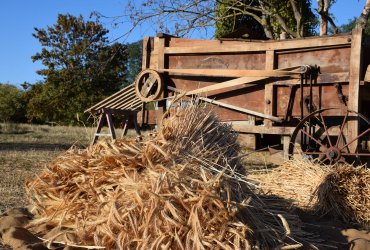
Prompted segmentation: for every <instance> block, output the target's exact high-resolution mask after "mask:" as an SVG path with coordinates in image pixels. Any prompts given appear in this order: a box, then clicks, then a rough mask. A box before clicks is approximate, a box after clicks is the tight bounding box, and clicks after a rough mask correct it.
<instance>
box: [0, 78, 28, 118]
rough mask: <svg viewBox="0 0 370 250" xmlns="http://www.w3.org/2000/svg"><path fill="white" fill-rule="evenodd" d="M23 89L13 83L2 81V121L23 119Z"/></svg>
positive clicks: (0, 112) (0, 86)
mask: <svg viewBox="0 0 370 250" xmlns="http://www.w3.org/2000/svg"><path fill="white" fill-rule="evenodd" d="M22 94H23V91H22V90H20V89H18V88H17V87H16V86H14V85H11V84H1V83H0V121H1V122H9V121H12V122H19V121H22V118H23V115H24V114H23V113H24V102H23V100H22Z"/></svg>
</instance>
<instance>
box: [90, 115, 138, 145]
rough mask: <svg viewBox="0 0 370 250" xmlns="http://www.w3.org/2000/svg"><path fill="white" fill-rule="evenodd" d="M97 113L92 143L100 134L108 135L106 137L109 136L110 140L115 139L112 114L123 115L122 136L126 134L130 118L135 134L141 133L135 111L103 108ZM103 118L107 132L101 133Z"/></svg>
mask: <svg viewBox="0 0 370 250" xmlns="http://www.w3.org/2000/svg"><path fill="white" fill-rule="evenodd" d="M98 113H99V114H100V116H99V121H98V125H97V127H96V131H95V134H94V138H93V140H92V143H91V144H92V145H94V144H95V143H96V142H97V141H98V139H99V137H100V136H108V137H111V138H112V140H115V139H116V138H117V137H116V132H115V129H114V124H113V119H112V115H113V114H115V115H123V116H124V121H123V126H122V137H123V136H125V135H126V134H127V130H128V126H129V122H130V121H131V120H132V121H133V123H134V128H135V131H136V134H137V135H140V134H141V133H140V128H139V125H138V123H137V112H135V111H126V110H114V109H104V108H103V109H101V110H99V112H98ZM105 120H106V121H107V125H108V129H109V133H101V130H102V128H103V125H104V122H105Z"/></svg>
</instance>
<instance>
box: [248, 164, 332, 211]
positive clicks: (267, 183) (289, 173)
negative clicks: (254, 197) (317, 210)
mask: <svg viewBox="0 0 370 250" xmlns="http://www.w3.org/2000/svg"><path fill="white" fill-rule="evenodd" d="M329 172H330V168H329V167H326V166H322V165H320V164H319V163H315V162H312V161H309V160H304V159H291V160H288V161H285V162H284V163H283V164H282V165H280V166H278V167H276V168H273V169H268V170H267V169H266V170H263V171H252V172H251V173H250V174H249V175H248V179H250V180H253V181H256V182H257V183H258V185H259V187H260V189H261V192H263V193H264V194H266V195H275V196H278V197H281V198H284V199H286V200H288V201H290V202H291V204H292V205H294V206H297V207H300V208H302V209H310V208H312V206H313V205H314V204H315V203H316V201H317V196H316V195H315V194H314V191H315V190H316V188H317V187H318V186H319V185H320V184H321V183H322V182H323V180H324V179H325V176H326V175H327V174H328V173H329Z"/></svg>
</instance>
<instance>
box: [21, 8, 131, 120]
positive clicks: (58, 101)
mask: <svg viewBox="0 0 370 250" xmlns="http://www.w3.org/2000/svg"><path fill="white" fill-rule="evenodd" d="M107 33H108V30H106V29H105V28H104V27H103V26H102V25H101V24H100V22H99V20H98V19H96V20H95V21H91V20H89V21H86V22H85V21H84V19H83V17H82V16H79V17H74V16H72V15H69V14H67V15H61V14H60V15H58V19H57V23H56V24H54V25H53V26H48V27H47V28H46V29H39V28H35V33H34V34H33V36H34V37H35V38H36V39H38V40H39V42H40V43H41V45H42V47H43V48H42V50H41V52H39V53H37V54H35V55H34V56H32V60H33V61H41V62H42V64H43V65H44V66H45V67H46V68H44V69H41V70H38V71H37V73H38V74H40V75H42V76H44V84H41V85H40V84H38V85H36V86H34V87H32V88H31V93H32V94H31V95H30V98H29V105H28V108H29V109H30V110H29V112H28V114H27V115H28V118H29V119H34V118H37V119H41V120H52V121H56V122H62V123H71V122H73V121H75V117H76V115H77V114H78V115H79V116H80V117H81V116H82V113H83V111H84V110H85V109H86V108H88V107H89V106H92V105H93V104H95V103H96V102H98V101H100V100H101V99H102V98H104V97H106V96H108V95H110V94H112V93H114V92H116V91H117V90H118V89H119V88H120V87H121V86H122V84H123V83H124V79H125V68H126V66H125V65H126V59H127V51H126V46H123V45H122V44H119V43H114V44H109V41H108V40H107V38H106V34H107Z"/></svg>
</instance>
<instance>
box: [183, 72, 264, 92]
mask: <svg viewBox="0 0 370 250" xmlns="http://www.w3.org/2000/svg"><path fill="white" fill-rule="evenodd" d="M267 78H268V77H254V76H244V77H240V78H236V79H233V80H229V81H225V82H221V83H217V84H212V85H210V86H206V87H203V88H199V89H194V90H191V91H189V92H187V94H188V95H196V94H201V93H205V92H210V91H214V90H220V89H224V88H229V87H234V86H238V85H242V84H246V83H253V82H257V81H261V80H265V79H267Z"/></svg>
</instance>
